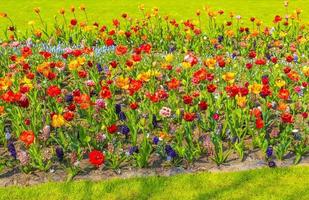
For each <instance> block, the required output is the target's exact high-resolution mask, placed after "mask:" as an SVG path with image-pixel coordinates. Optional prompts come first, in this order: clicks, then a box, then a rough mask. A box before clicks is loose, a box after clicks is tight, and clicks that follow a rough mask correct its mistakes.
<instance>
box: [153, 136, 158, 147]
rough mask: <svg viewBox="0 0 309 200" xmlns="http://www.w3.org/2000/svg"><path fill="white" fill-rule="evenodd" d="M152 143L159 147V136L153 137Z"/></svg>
mask: <svg viewBox="0 0 309 200" xmlns="http://www.w3.org/2000/svg"><path fill="white" fill-rule="evenodd" d="M152 142H153V143H154V144H155V145H157V144H158V143H159V138H158V137H157V136H155V137H153V139H152Z"/></svg>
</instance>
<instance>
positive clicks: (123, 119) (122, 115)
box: [118, 111, 127, 121]
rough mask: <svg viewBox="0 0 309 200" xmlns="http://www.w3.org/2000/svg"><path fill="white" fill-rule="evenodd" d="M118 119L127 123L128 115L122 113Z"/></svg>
mask: <svg viewBox="0 0 309 200" xmlns="http://www.w3.org/2000/svg"><path fill="white" fill-rule="evenodd" d="M118 117H119V119H120V120H121V121H126V119H127V117H126V115H125V114H124V112H122V111H121V112H120V113H119V114H118Z"/></svg>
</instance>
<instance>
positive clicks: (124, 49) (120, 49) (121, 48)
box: [115, 45, 128, 56]
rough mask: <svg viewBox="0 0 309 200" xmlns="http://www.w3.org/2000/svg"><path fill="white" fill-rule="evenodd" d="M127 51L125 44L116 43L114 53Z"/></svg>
mask: <svg viewBox="0 0 309 200" xmlns="http://www.w3.org/2000/svg"><path fill="white" fill-rule="evenodd" d="M127 51H128V48H127V47H126V46H123V45H118V46H117V47H116V50H115V54H116V55H118V56H120V55H124V54H125V53H127Z"/></svg>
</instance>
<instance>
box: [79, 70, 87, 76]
mask: <svg viewBox="0 0 309 200" xmlns="http://www.w3.org/2000/svg"><path fill="white" fill-rule="evenodd" d="M78 76H79V78H86V77H87V72H86V71H85V70H80V71H78Z"/></svg>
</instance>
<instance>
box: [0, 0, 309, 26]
mask: <svg viewBox="0 0 309 200" xmlns="http://www.w3.org/2000/svg"><path fill="white" fill-rule="evenodd" d="M81 4H84V5H85V6H86V9H87V13H88V18H89V20H90V21H91V22H94V21H97V22H99V23H100V24H111V21H112V19H115V18H119V17H120V15H121V14H122V13H129V15H130V16H132V17H134V18H135V17H142V13H141V12H140V10H139V9H138V6H139V5H140V4H144V5H145V9H146V10H148V11H149V10H150V9H152V8H153V7H158V8H159V10H160V13H161V14H162V15H169V16H171V17H173V18H176V19H177V20H185V19H188V18H191V19H197V18H196V16H195V12H196V10H198V9H200V10H201V11H202V12H204V7H205V5H208V6H210V7H211V8H212V10H216V11H217V10H219V9H222V10H224V11H225V17H222V16H221V17H218V21H223V19H224V20H226V19H228V17H227V16H228V15H229V13H230V12H234V13H235V14H239V15H241V16H242V17H243V19H245V20H244V21H245V23H246V24H247V25H249V23H250V22H249V18H250V17H253V16H254V17H257V18H259V19H261V20H263V22H264V24H267V25H271V23H272V20H273V18H274V16H275V15H277V14H279V15H281V16H284V15H285V13H286V11H285V8H284V6H283V0H228V1H226V0H216V1H213V0H193V1H188V0H177V1H168V0H144V1H141V0H134V1H133V0H55V1H51V0H41V1H38V0H10V1H8V0H7V1H5V0H1V1H0V12H5V13H7V14H8V15H9V16H10V17H11V18H12V19H13V21H14V23H15V24H16V25H17V27H18V28H19V30H20V31H24V30H25V29H27V28H29V27H28V22H29V21H30V20H35V21H36V22H37V23H36V26H39V25H40V21H39V19H38V17H37V16H35V13H34V12H33V8H35V7H40V8H41V15H42V16H43V19H44V21H46V22H47V23H48V24H49V26H52V24H53V23H54V17H55V16H58V20H59V21H61V20H62V18H61V16H60V15H59V9H60V8H65V9H66V11H67V14H66V15H67V19H71V18H73V15H72V13H70V12H69V9H70V7H71V6H72V5H74V6H75V7H76V9H77V10H78V7H79V6H80V5H81ZM296 8H301V9H302V10H303V13H302V14H301V16H302V19H303V21H305V22H309V0H290V1H289V7H288V11H289V12H292V11H293V10H295V9H296ZM77 16H78V17H80V18H79V19H80V21H81V20H85V16H84V14H83V13H81V12H80V11H77ZM205 16H206V14H205V12H204V13H203V14H202V19H203V18H205ZM7 25H8V22H7V20H5V19H3V18H2V19H1V18H0V28H1V29H0V30H3V29H4V28H5V27H6V26H7ZM250 27H251V26H250Z"/></svg>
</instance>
